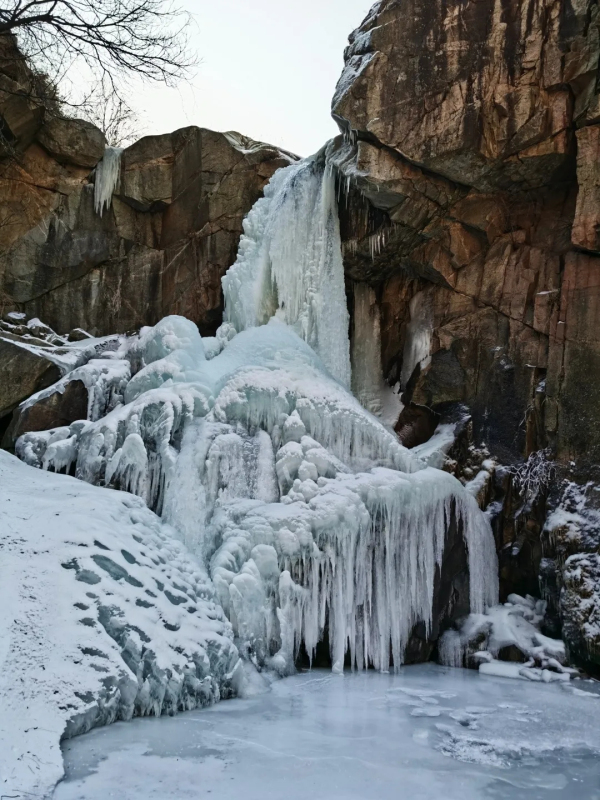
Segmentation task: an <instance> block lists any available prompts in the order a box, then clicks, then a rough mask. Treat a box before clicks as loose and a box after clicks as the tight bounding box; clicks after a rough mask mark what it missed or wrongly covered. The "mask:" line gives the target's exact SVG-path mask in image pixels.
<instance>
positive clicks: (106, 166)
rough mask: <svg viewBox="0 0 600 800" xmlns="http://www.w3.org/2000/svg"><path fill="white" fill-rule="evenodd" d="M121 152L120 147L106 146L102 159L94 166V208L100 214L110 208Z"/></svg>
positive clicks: (119, 166)
mask: <svg viewBox="0 0 600 800" xmlns="http://www.w3.org/2000/svg"><path fill="white" fill-rule="evenodd" d="M122 153H123V150H122V148H120V147H107V148H106V149H105V151H104V156H103V157H102V160H101V161H99V162H98V165H97V166H96V177H95V180H94V209H95V211H96V214H99V215H100V216H102V214H103V213H104V212H105V211H106V210H108V209H109V208H110V204H111V203H112V197H113V194H114V192H115V191H116V190H117V189H118V186H119V180H120V177H121V155H122Z"/></svg>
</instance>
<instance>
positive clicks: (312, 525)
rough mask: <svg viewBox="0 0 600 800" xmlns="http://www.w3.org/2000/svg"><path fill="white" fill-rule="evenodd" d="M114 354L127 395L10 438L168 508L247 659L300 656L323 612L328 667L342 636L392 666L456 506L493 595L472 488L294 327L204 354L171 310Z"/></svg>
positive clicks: (23, 451) (317, 632)
mask: <svg viewBox="0 0 600 800" xmlns="http://www.w3.org/2000/svg"><path fill="white" fill-rule="evenodd" d="M110 355H111V357H112V358H113V359H114V360H113V361H112V362H110V363H112V364H113V365H115V369H116V366H117V365H122V362H123V360H124V359H127V360H128V361H129V363H130V365H131V369H132V372H134V373H135V374H134V375H133V377H132V378H131V380H130V381H129V382H128V383H127V385H126V387H125V389H124V391H123V397H124V401H125V402H124V404H122V405H118V406H117V407H116V408H114V409H113V410H112V411H110V413H108V414H107V416H105V417H103V418H101V419H100V420H98V421H96V422H92V421H88V422H77V423H74V424H73V425H71V426H69V427H66V428H61V429H56V430H54V431H51V432H44V433H30V434H26V435H24V436H23V437H21V439H19V441H18V443H17V452H18V454H19V455H20V456H21V457H22V458H24V459H25V460H26V461H28V463H30V464H32V465H33V466H41V467H43V468H45V469H55V470H64V469H68V468H71V467H73V468H74V472H75V475H76V476H77V477H79V478H82V479H84V480H87V481H90V482H93V483H99V484H101V485H107V486H113V487H115V488H120V489H125V490H127V491H131V492H133V493H134V494H138V495H140V496H141V497H143V498H144V499H145V500H146V502H147V503H148V504H149V505H151V506H152V507H154V508H156V509H157V510H159V511H161V512H162V513H163V516H164V517H165V519H166V520H167V521H169V522H171V523H172V524H173V526H174V527H175V528H176V529H177V530H179V531H180V533H181V535H182V536H183V538H184V541H185V542H186V543H187V544H188V545H189V546H190V547H192V548H193V549H194V550H195V551H196V552H197V553H198V554H199V555H200V556H201V557H202V558H204V559H205V562H206V563H207V564H209V565H210V570H211V575H212V577H213V579H214V582H215V586H216V589H217V593H218V597H219V600H220V602H221V604H222V605H223V608H224V609H225V612H226V613H227V615H228V617H229V618H230V619H231V621H232V624H233V627H234V631H235V634H236V637H237V641H238V643H239V646H240V648H241V650H242V652H244V653H245V654H246V655H247V656H248V657H250V658H252V659H255V660H256V661H257V663H259V664H265V663H268V664H270V665H271V666H272V667H274V668H276V669H278V670H279V671H280V672H290V671H292V670H293V667H294V661H295V658H296V655H297V653H298V651H299V648H300V646H301V645H302V644H304V645H305V647H306V649H307V651H308V653H309V655H311V654H312V653H313V652H314V649H315V648H316V645H317V643H318V642H319V641H320V640H321V639H322V637H323V634H324V630H325V627H326V626H328V628H329V640H330V645H331V653H332V661H333V664H334V668H335V669H338V670H339V669H341V667H342V665H343V661H344V654H345V652H346V650H347V649H350V651H351V653H352V657H353V660H354V662H355V663H356V665H357V666H358V667H363V666H366V665H367V664H369V663H371V664H373V665H374V666H375V667H376V668H378V669H387V668H388V666H389V663H390V655H391V656H392V658H393V661H394V664H396V665H399V664H401V663H402V658H403V653H404V648H405V646H406V643H407V641H408V637H409V635H410V632H411V630H412V628H413V626H414V625H415V624H416V623H417V622H419V621H423V622H425V624H426V626H429V623H430V621H431V613H432V600H433V590H434V578H435V572H436V569H438V568H439V567H440V565H441V560H442V556H443V546H444V536H445V531H446V529H447V527H448V524H449V522H450V518H451V515H453V514H454V515H455V516H456V518H457V520H458V522H459V524H460V526H461V528H462V531H463V536H464V538H465V542H466V544H467V547H468V551H469V559H470V578H471V607H472V610H473V611H476V612H483V611H484V610H485V607H486V606H487V605H490V604H493V603H494V602H495V600H496V597H497V577H496V556H495V549H494V544H493V538H492V534H491V530H490V527H489V524H488V522H487V520H486V519H485V517H484V516H483V515H482V514H481V512H480V511H479V509H478V507H477V504H476V502H475V500H474V499H473V498H472V496H471V495H469V493H467V492H465V491H464V489H463V488H462V486H461V485H460V483H459V482H458V481H456V480H455V479H454V478H453V477H452V476H450V475H448V474H446V473H443V472H440V471H438V470H434V469H431V468H426V467H425V464H424V463H423V462H422V461H420V460H419V459H418V458H414V457H413V456H411V454H410V452H409V451H407V450H406V449H405V448H404V447H403V446H402V445H401V444H400V443H399V441H398V439H397V437H396V436H395V435H394V434H393V433H392V432H391V431H389V430H388V429H386V428H385V427H384V426H383V425H382V424H381V423H380V422H379V421H378V420H377V419H376V418H375V417H373V416H372V415H371V414H369V413H368V412H367V411H366V410H365V409H364V408H363V407H362V406H361V405H360V404H359V403H358V401H357V400H356V399H355V398H354V397H353V396H352V395H351V394H349V393H348V391H347V390H346V389H344V387H343V386H341V384H340V383H339V382H338V381H336V380H334V379H333V378H332V377H331V376H329V375H328V374H327V371H326V369H325V367H324V365H323V364H322V362H321V360H320V358H319V357H318V356H317V355H316V354H315V352H314V351H313V350H312V349H311V348H310V347H309V346H308V345H307V344H306V343H305V342H304V341H303V340H302V339H301V338H300V337H299V336H298V335H297V334H296V333H295V332H294V331H293V330H292V329H291V328H290V327H289V326H287V325H284V324H283V323H281V322H280V321H278V320H276V319H274V320H271V321H270V322H269V323H268V324H267V325H263V326H260V327H251V328H249V329H248V330H247V331H242V332H241V333H239V334H237V335H236V336H234V338H233V339H231V340H230V341H228V342H227V344H226V346H225V347H224V349H223V350H222V351H221V352H220V353H219V354H218V355H215V356H213V357H212V358H211V359H209V360H207V359H206V357H205V352H204V348H203V343H202V339H201V337H200V335H199V333H198V330H197V328H196V326H195V325H193V324H192V323H191V322H189V321H188V320H185V319H183V318H180V317H168V318H166V319H164V320H163V321H162V322H161V323H159V324H158V325H157V326H155V327H154V328H148V329H143V330H142V332H141V333H140V336H139V337H134V338H133V339H131V340H129V341H128V342H127V343H125V344H124V345H123V347H122V348H121V350H120V351H118V352H116V353H111V354H110ZM82 369H85V368H82ZM90 369H92V370H97V369H98V365H97V363H96V362H94V363H93V364H92V365H91V367H90ZM119 369H121V370H122V366H120V367H119ZM136 370H137V371H136ZM119 374H123V373H122V372H119ZM98 402H100V401H98Z"/></svg>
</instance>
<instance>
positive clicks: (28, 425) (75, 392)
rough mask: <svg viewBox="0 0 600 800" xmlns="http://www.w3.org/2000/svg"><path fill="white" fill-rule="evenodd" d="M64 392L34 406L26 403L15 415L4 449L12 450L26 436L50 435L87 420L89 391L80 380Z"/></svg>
mask: <svg viewBox="0 0 600 800" xmlns="http://www.w3.org/2000/svg"><path fill="white" fill-rule="evenodd" d="M61 388H62V391H55V392H52V393H50V394H47V395H46V396H44V397H41V398H40V399H39V400H37V401H36V402H35V403H32V404H31V405H29V404H27V403H25V404H23V405H22V406H19V407H18V408H17V409H15V411H14V412H13V416H12V419H11V422H10V424H9V426H8V429H7V431H6V433H5V434H4V439H3V440H2V447H3V448H5V449H12V448H13V447H14V445H15V442H16V441H17V439H18V438H19V436H22V435H23V434H24V433H30V432H32V431H46V430H50V429H51V428H60V427H63V426H66V425H70V424H71V423H72V422H76V421H77V420H85V419H87V412H88V390H87V388H86V387H85V385H84V383H83V382H82V381H80V380H73V381H68V382H67V383H66V384H65V386H64V387H61Z"/></svg>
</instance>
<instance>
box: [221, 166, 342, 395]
mask: <svg viewBox="0 0 600 800" xmlns="http://www.w3.org/2000/svg"><path fill="white" fill-rule="evenodd" d="M223 294H224V296H225V319H226V320H227V321H228V322H230V323H232V324H233V325H234V326H235V329H236V330H237V331H242V330H246V329H247V328H250V327H253V326H256V325H264V324H265V323H266V322H267V321H268V320H269V319H270V318H271V317H273V316H274V315H277V318H278V319H280V320H282V321H283V322H285V323H286V324H287V325H289V326H290V327H292V328H293V329H294V330H295V331H296V333H297V334H298V335H299V336H300V337H301V338H302V339H304V341H305V342H307V343H308V344H309V345H310V346H311V347H312V348H313V350H314V351H315V352H316V353H318V354H319V356H320V357H321V359H322V361H323V363H324V364H325V366H326V368H327V369H328V370H329V372H330V373H331V374H332V375H333V376H334V377H335V378H337V379H338V380H339V381H340V383H342V384H344V386H347V387H349V386H350V351H349V343H348V324H349V316H348V309H347V305H346V292H345V287H344V265H343V261H342V248H341V239H340V229H339V221H338V213H337V203H336V179H335V173H334V170H333V169H332V168H331V167H330V166H328V165H327V163H326V161H325V158H324V155H323V153H320V154H317V155H316V156H314V157H313V158H309V159H305V160H304V161H300V162H298V163H297V164H292V165H291V166H289V167H287V168H286V169H281V170H279V171H278V172H277V173H276V174H275V175H274V176H273V178H272V179H271V182H270V183H269V185H268V186H267V188H266V189H265V194H264V197H263V198H262V199H260V200H259V201H258V202H257V203H256V205H255V206H254V208H253V209H252V211H251V212H250V213H249V214H248V216H247V218H246V220H245V222H244V234H243V236H242V239H241V242H240V247H239V252H238V257H237V261H236V262H235V264H234V265H233V266H232V267H231V269H230V270H229V271H228V272H227V274H226V275H225V277H224V278H223Z"/></svg>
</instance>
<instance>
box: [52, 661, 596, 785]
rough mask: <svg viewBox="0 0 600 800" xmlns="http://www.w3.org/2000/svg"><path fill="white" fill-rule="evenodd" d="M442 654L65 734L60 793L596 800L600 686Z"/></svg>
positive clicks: (311, 677)
mask: <svg viewBox="0 0 600 800" xmlns="http://www.w3.org/2000/svg"><path fill="white" fill-rule="evenodd" d="M578 686H579V687H581V688H578V689H576V688H574V687H572V686H570V685H564V686H563V685H562V684H561V685H552V686H546V685H544V684H542V683H535V684H532V683H524V682H519V681H507V680H504V679H502V678H496V677H490V676H483V675H478V674H477V673H476V672H473V671H467V670H451V669H445V668H441V667H436V666H433V665H423V666H418V667H406V668H404V669H403V670H402V672H401V673H400V674H397V675H380V674H376V673H373V672H370V673H362V674H349V673H346V674H345V675H344V677H343V678H342V677H339V676H332V675H331V674H330V673H326V672H322V671H313V672H308V673H305V674H301V675H297V676H294V677H291V678H287V679H286V680H284V681H279V682H276V683H274V684H273V685H272V687H271V690H270V691H269V692H267V693H263V694H261V695H255V696H254V697H252V698H250V699H248V700H231V701H229V702H227V703H221V704H219V705H217V706H214V707H211V708H208V709H204V710H201V711H192V712H190V713H187V714H184V715H180V716H178V717H176V718H173V719H170V718H162V719H160V720H154V719H147V720H139V721H138V720H135V721H133V722H131V723H128V724H127V725H124V724H121V723H117V724H116V725H113V726H111V728H110V729H104V730H102V729H101V730H96V731H93V732H92V733H91V734H88V735H86V736H84V737H80V738H79V739H77V740H73V741H69V742H67V743H66V745H65V761H66V770H67V779H66V781H65V782H64V783H61V784H59V786H58V788H57V791H56V794H55V800H80V798H82V797H85V799H86V800H107V798H111V797H126V798H127V800H142V798H143V800H153V799H156V800H187V799H188V798H190V800H191V798H194V799H195V798H198V797H208V796H209V795H210V796H211V797H215V798H219V800H238V798H240V797H243V798H245V799H246V800H264V798H284V797H285V798H286V799H287V800H305V798H307V797H319V798H321V797H323V798H325V797H327V798H336V800H365V798H377V799H378V800H397V798H399V797H407V798H418V800H439V798H442V797H443V798H448V800H481V798H484V797H496V798H504V800H517V799H518V800H525V798H556V800H570V798H573V797H580V798H586V800H598V798H599V797H600V792H599V789H598V786H599V781H600V760H599V758H598V756H599V755H600V753H599V747H600V745H599V743H600V721H599V717H598V715H597V714H595V713H593V708H594V707H595V706H596V705H598V704H599V703H600V695H599V694H598V690H597V688H596V687H595V686H594V685H593V684H591V683H589V682H584V681H579V682H578Z"/></svg>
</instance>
